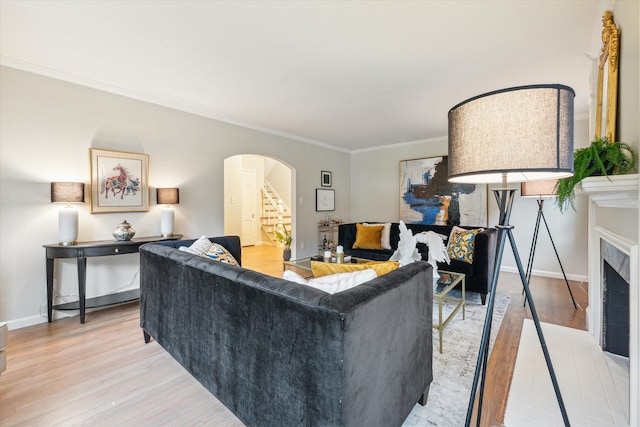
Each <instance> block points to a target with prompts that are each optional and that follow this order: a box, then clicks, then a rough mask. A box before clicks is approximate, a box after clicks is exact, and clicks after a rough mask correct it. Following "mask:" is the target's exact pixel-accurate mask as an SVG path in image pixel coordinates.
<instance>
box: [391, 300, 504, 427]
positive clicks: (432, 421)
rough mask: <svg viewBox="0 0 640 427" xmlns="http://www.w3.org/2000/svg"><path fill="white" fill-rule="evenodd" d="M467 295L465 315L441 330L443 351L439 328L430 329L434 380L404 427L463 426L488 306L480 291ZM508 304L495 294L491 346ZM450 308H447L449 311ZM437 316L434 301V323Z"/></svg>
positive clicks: (456, 317)
mask: <svg viewBox="0 0 640 427" xmlns="http://www.w3.org/2000/svg"><path fill="white" fill-rule="evenodd" d="M466 297H467V298H466V316H465V317H466V318H465V320H462V310H460V311H459V312H458V313H457V314H456V316H455V317H454V319H453V320H451V323H449V324H448V325H447V327H446V328H445V329H444V333H443V349H442V354H440V352H439V350H438V349H439V341H438V331H436V330H435V329H434V331H433V332H434V333H433V382H432V383H431V389H430V390H429V398H428V399H427V405H426V406H421V405H416V406H415V407H414V408H413V411H412V412H411V414H409V416H408V417H407V419H406V420H405V422H404V423H403V426H404V427H418V426H420V427H423V426H452V427H453V426H456V427H457V426H462V425H464V421H465V418H466V415H467V406H468V404H469V395H470V393H471V383H472V382H473V374H474V371H475V368H476V361H477V358H478V350H479V349H480V339H481V338H482V329H483V327H484V321H485V317H486V312H487V307H486V306H484V305H482V304H481V303H480V295H479V294H476V293H467V295H466ZM508 305H509V297H505V296H499V295H498V296H496V300H495V306H494V313H493V323H492V326H491V330H492V333H491V343H490V344H491V346H493V342H494V340H495V337H496V335H497V333H498V330H499V329H500V324H501V323H502V319H503V318H504V313H505V312H506V310H507V306H508ZM450 310H451V308H450V307H449V309H448V312H450ZM437 315H438V305H437V303H435V304H434V322H437V317H436V316H437Z"/></svg>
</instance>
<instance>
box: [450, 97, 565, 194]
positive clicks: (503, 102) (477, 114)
mask: <svg viewBox="0 0 640 427" xmlns="http://www.w3.org/2000/svg"><path fill="white" fill-rule="evenodd" d="M574 97H575V93H574V91H573V89H571V88H570V87H568V86H563V85H532V86H520V87H514V88H509V89H503V90H499V91H494V92H490V93H486V94H483V95H479V96H476V97H474V98H471V99H468V100H466V101H464V102H462V103H460V104H458V105H456V106H455V107H453V108H452V109H451V110H450V111H449V116H448V117H449V153H448V154H449V181H450V182H457V183H472V184H478V183H499V182H504V178H506V180H507V181H511V182H521V181H535V180H544V179H554V178H562V177H566V176H571V175H573V120H574V119H573V101H574Z"/></svg>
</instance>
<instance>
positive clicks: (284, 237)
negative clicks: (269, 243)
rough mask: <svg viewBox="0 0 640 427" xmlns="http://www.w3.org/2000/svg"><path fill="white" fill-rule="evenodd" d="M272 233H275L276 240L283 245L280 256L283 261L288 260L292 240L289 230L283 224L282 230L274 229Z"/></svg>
mask: <svg viewBox="0 0 640 427" xmlns="http://www.w3.org/2000/svg"><path fill="white" fill-rule="evenodd" d="M274 234H275V235H276V240H277V241H278V242H280V243H281V244H282V246H284V250H283V252H282V257H283V258H284V260H285V261H289V260H290V259H291V242H292V241H293V236H291V230H287V227H286V226H285V225H284V224H283V225H282V231H280V230H276V231H274Z"/></svg>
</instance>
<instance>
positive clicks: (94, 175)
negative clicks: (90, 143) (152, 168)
mask: <svg viewBox="0 0 640 427" xmlns="http://www.w3.org/2000/svg"><path fill="white" fill-rule="evenodd" d="M89 160H90V162H89V163H90V165H91V181H90V182H91V213H110V212H146V211H148V210H149V156H148V155H147V154H136V153H127V152H121V151H109V150H100V149H95V148H90V149H89Z"/></svg>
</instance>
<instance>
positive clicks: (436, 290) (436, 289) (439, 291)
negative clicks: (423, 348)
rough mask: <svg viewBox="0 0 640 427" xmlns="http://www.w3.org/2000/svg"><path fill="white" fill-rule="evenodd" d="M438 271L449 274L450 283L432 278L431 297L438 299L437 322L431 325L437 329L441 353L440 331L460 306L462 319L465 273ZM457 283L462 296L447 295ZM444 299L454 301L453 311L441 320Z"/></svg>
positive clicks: (463, 313)
mask: <svg viewBox="0 0 640 427" xmlns="http://www.w3.org/2000/svg"><path fill="white" fill-rule="evenodd" d="M438 273H440V274H443V273H446V274H449V275H450V276H451V283H448V284H445V285H440V284H438V281H437V279H434V280H433V298H435V299H437V300H438V324H437V325H433V329H437V330H438V337H439V338H440V353H442V331H444V328H445V327H446V326H447V325H448V324H449V322H451V319H453V316H455V315H456V313H457V312H458V310H460V308H462V319H464V315H465V312H464V303H465V297H464V291H465V275H464V274H462V273H454V272H452V271H444V270H438ZM458 285H461V288H462V298H456V297H453V296H449V295H448V294H449V292H451V290H452V289H453V288H455V287H456V286H458ZM444 301H448V302H452V303H455V306H454V308H453V311H452V312H451V313H450V314H449V315H448V316H447V318H446V319H444V320H443V319H442V303H443V302H444Z"/></svg>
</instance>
